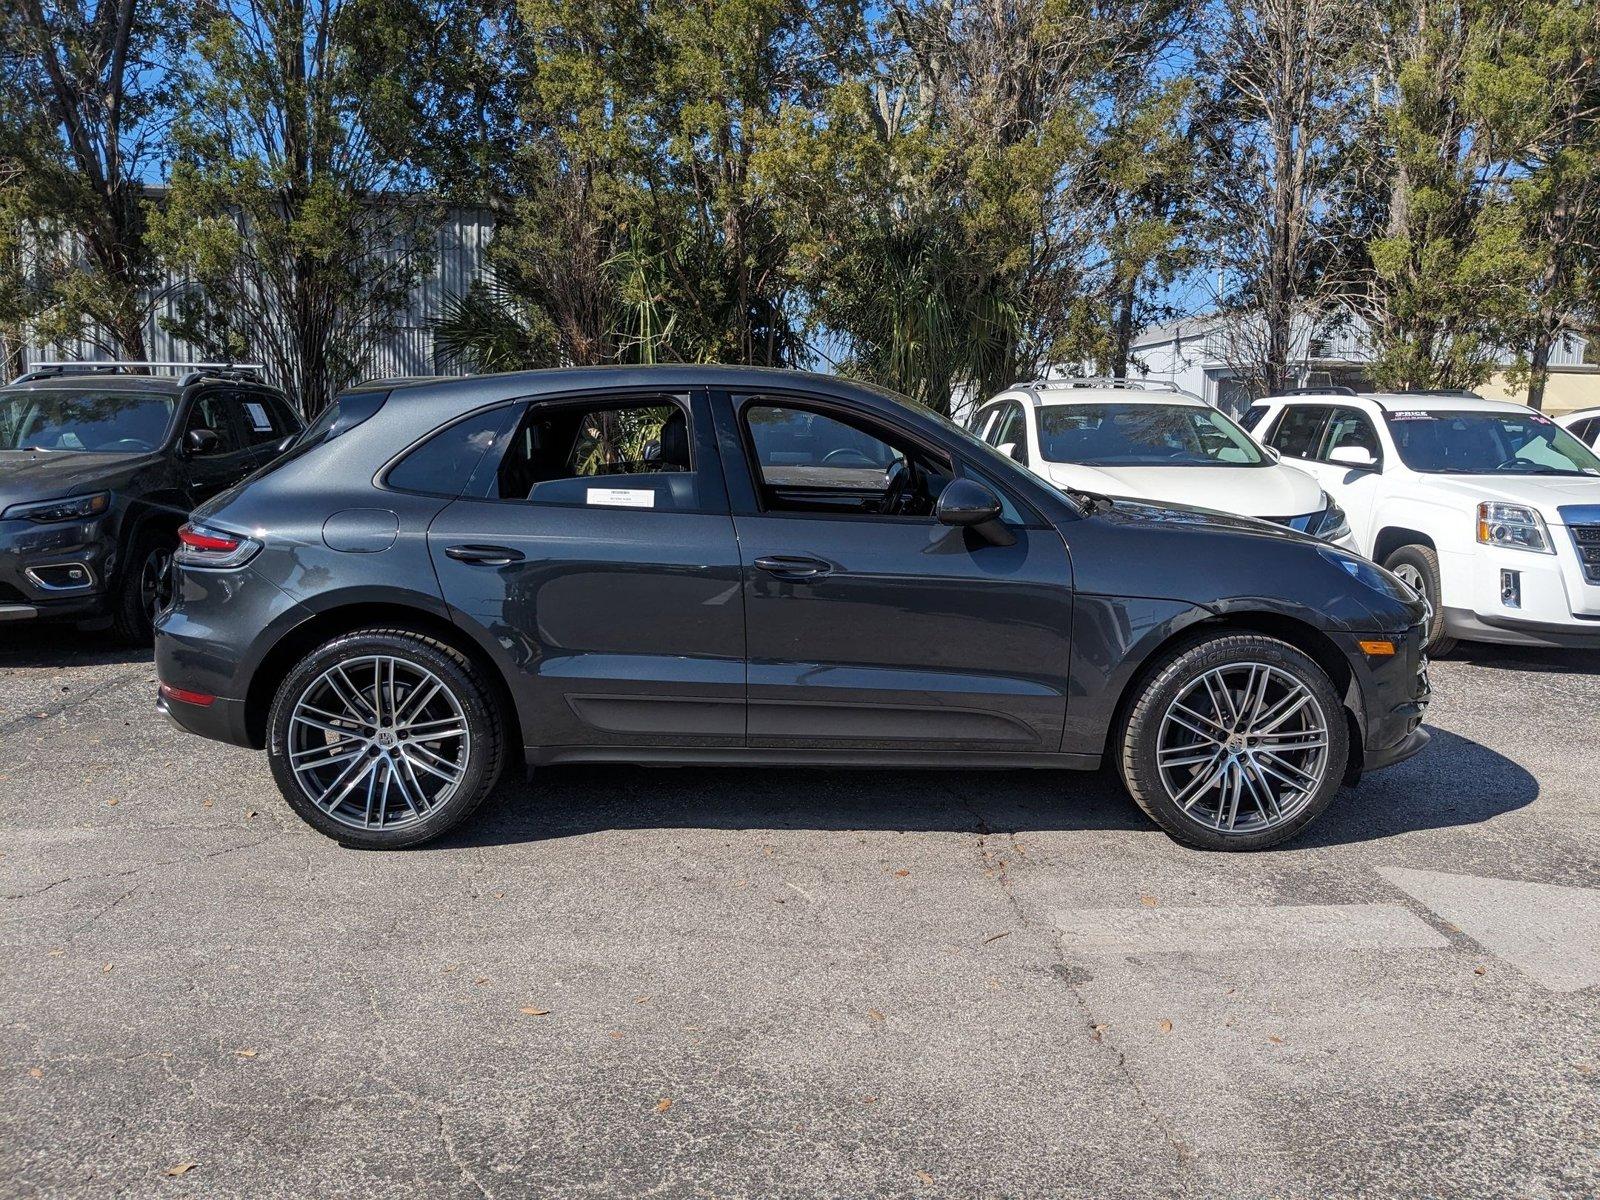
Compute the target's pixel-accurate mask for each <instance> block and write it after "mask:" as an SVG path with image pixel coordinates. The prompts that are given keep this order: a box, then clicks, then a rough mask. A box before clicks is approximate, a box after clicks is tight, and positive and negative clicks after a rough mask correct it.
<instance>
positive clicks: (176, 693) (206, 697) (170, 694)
mask: <svg viewBox="0 0 1600 1200" xmlns="http://www.w3.org/2000/svg"><path fill="white" fill-rule="evenodd" d="M157 690H158V691H159V692H160V693H161V694H162V695H163V696H165V697H166V698H167V699H168V700H176V701H177V702H178V703H179V704H193V705H194V706H195V707H196V708H210V707H211V706H212V705H213V704H215V703H216V702H217V698H216V697H215V696H213V695H212V694H211V693H210V692H191V691H190V690H189V689H188V688H180V687H173V686H172V685H171V684H170V683H163V684H162V685H161V686H160V687H159V688H158V689H157Z"/></svg>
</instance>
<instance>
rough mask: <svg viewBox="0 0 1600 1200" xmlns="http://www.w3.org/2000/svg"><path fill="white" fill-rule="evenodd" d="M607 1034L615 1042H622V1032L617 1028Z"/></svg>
mask: <svg viewBox="0 0 1600 1200" xmlns="http://www.w3.org/2000/svg"><path fill="white" fill-rule="evenodd" d="M606 1036H607V1037H609V1038H610V1039H611V1040H612V1041H614V1042H620V1041H621V1040H622V1034H621V1033H620V1032H618V1031H617V1030H615V1029H613V1030H612V1031H611V1032H610V1033H608V1034H607V1035H606Z"/></svg>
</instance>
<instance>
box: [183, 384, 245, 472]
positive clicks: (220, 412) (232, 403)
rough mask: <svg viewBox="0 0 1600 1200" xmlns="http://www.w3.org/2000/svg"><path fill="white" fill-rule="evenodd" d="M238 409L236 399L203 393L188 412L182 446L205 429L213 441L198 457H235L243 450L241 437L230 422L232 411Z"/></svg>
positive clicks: (218, 394)
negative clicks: (213, 437) (210, 434)
mask: <svg viewBox="0 0 1600 1200" xmlns="http://www.w3.org/2000/svg"><path fill="white" fill-rule="evenodd" d="M237 406H238V398H237V397H236V396H231V395H228V394H226V393H223V392H205V393H203V394H201V395H200V396H197V397H196V398H195V402H194V405H193V406H192V407H191V408H190V409H189V421H188V424H186V425H185V426H184V430H183V436H184V440H185V442H188V440H189V435H190V434H191V433H194V432H195V431H196V430H202V429H205V430H210V431H211V432H212V433H214V434H215V435H216V441H214V442H211V443H210V444H209V445H208V446H207V447H206V448H205V449H204V450H201V451H199V453H201V454H203V455H206V456H208V457H209V456H212V455H220V454H234V453H236V452H238V451H240V450H243V449H244V440H243V435H242V434H241V433H240V432H239V428H238V426H237V425H235V424H234V421H233V412H232V410H233V409H234V408H236V407H237ZM189 444H190V445H191V446H192V445H193V444H192V443H189Z"/></svg>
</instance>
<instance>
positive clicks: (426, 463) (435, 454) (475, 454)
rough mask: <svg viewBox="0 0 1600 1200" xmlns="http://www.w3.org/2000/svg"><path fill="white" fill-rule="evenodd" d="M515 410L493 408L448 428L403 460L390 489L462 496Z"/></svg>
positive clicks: (391, 477)
mask: <svg viewBox="0 0 1600 1200" xmlns="http://www.w3.org/2000/svg"><path fill="white" fill-rule="evenodd" d="M515 411H516V410H515V409H513V408H509V407H504V406H502V407H500V408H491V409H487V410H485V411H483V412H478V413H474V414H472V415H471V416H470V417H467V418H466V419H465V420H461V421H457V422H456V423H455V424H454V425H448V426H446V427H445V428H443V429H441V430H440V431H439V432H438V433H436V434H434V435H433V436H432V437H430V438H429V439H428V440H427V441H425V442H423V443H422V445H420V446H418V447H417V448H416V449H415V450H413V451H411V453H409V454H407V455H406V456H405V458H403V459H401V460H400V462H399V464H398V465H397V466H395V467H394V469H393V470H391V471H390V472H389V477H388V484H389V486H390V487H393V488H399V489H400V490H402V491H407V492H426V493H428V494H429V495H432V496H459V495H461V494H462V493H463V492H464V491H466V490H467V484H468V482H470V481H471V479H472V473H473V471H474V470H475V469H476V468H477V466H478V464H479V463H480V462H481V461H482V460H483V456H484V455H485V454H487V453H488V452H489V450H490V449H491V448H493V446H494V445H495V443H496V441H497V440H498V439H499V438H500V435H501V433H502V431H503V430H504V429H505V427H506V425H507V424H509V423H510V421H511V419H512V417H513V416H514V415H515Z"/></svg>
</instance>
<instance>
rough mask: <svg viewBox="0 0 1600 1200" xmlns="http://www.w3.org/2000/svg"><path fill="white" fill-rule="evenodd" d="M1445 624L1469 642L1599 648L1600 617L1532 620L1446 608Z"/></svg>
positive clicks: (1562, 648) (1446, 630)
mask: <svg viewBox="0 0 1600 1200" xmlns="http://www.w3.org/2000/svg"><path fill="white" fill-rule="evenodd" d="M1444 627H1445V632H1447V633H1448V634H1449V635H1450V636H1451V637H1455V638H1461V639H1463V640H1464V641H1469V642H1495V643H1498V644H1500V645H1503V646H1531V647H1539V648H1542V649H1547V650H1600V616H1594V617H1574V618H1573V619H1571V620H1567V621H1559V622H1558V621H1529V620H1524V619H1522V618H1519V617H1507V616H1501V615H1500V614H1498V613H1492V614H1491V613H1481V612H1478V613H1475V612H1471V611H1469V610H1467V609H1464V608H1446V609H1445V610H1444Z"/></svg>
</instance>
